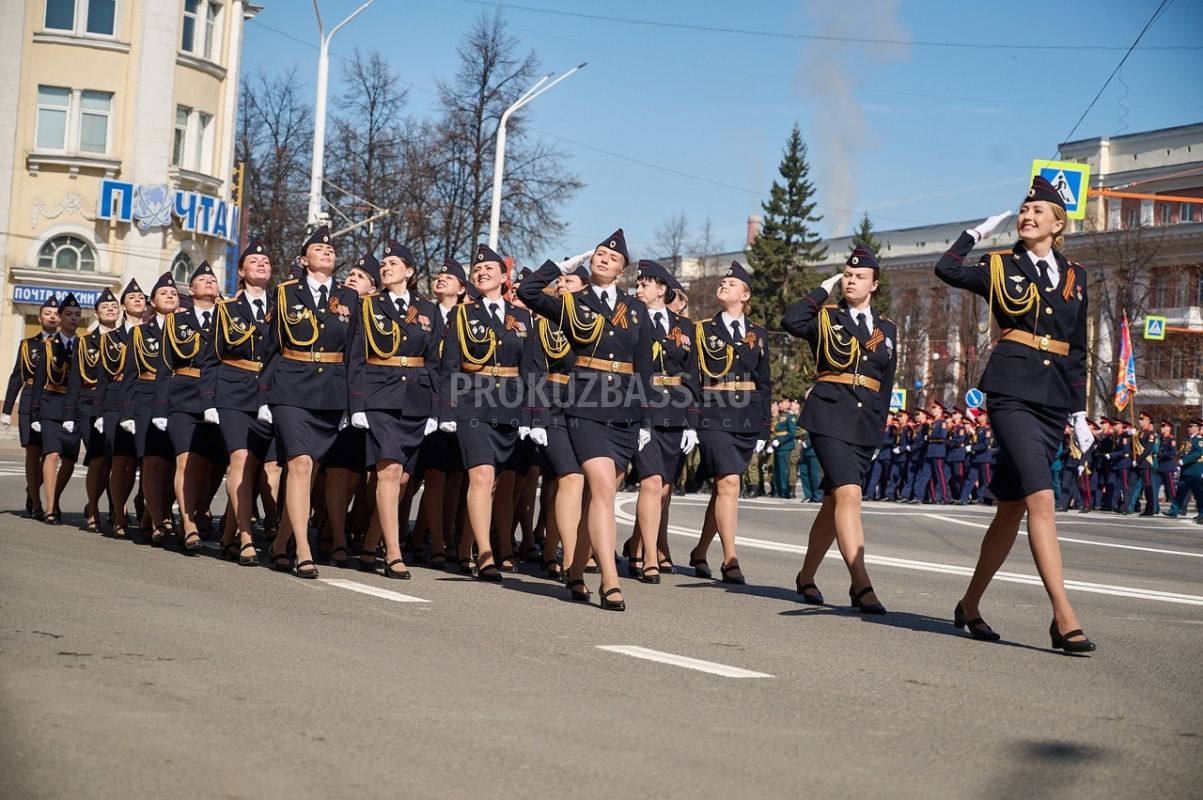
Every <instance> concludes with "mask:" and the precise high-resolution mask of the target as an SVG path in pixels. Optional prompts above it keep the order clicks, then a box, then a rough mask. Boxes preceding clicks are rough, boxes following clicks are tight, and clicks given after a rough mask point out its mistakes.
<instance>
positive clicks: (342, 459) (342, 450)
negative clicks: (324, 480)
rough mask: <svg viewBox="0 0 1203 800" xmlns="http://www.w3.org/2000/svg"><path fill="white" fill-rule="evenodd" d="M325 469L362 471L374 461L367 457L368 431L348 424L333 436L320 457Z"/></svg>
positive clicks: (374, 463) (372, 464)
mask: <svg viewBox="0 0 1203 800" xmlns="http://www.w3.org/2000/svg"><path fill="white" fill-rule="evenodd" d="M320 460H321V462H322V466H323V467H324V468H325V469H349V470H351V471H352V472H363V471H364V470H366V469H367V468H368V467H369V466H375V465H376V462H375V461H372V460H370V459H369V458H368V432H367V431H365V430H364V429H362V428H356V427H354V426H351V425H348V426H347V427H345V428H343V429H342V430H341V431H339V432H338V435H337V436H335V437H334V445H333V446H332V447H331V448H330V451H329V452H328V453H326V455H325V456H324V457H322V458H321V459H320Z"/></svg>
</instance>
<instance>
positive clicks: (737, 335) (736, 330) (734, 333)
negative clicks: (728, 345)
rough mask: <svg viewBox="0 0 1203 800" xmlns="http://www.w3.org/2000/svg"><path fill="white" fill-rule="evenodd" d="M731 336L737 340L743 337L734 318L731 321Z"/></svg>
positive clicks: (737, 321)
mask: <svg viewBox="0 0 1203 800" xmlns="http://www.w3.org/2000/svg"><path fill="white" fill-rule="evenodd" d="M731 336H732V338H734V339H735V341H737V342H738V341H739V340H740V339H742V338H743V334H741V333H740V332H739V320H735V321H734V322H732V323H731Z"/></svg>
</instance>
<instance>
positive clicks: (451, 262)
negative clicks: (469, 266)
mask: <svg viewBox="0 0 1203 800" xmlns="http://www.w3.org/2000/svg"><path fill="white" fill-rule="evenodd" d="M435 274H436V275H450V276H451V277H453V278H458V279H459V282H460V283H462V284H465V285H467V283H468V276H467V275H466V274H464V266H463V264H461V263H459V262H458V261H456V260H455V259H454V258H451V257H450V256H447V257H445V258H443V266H441V267H439V269H438V272H437V273H435Z"/></svg>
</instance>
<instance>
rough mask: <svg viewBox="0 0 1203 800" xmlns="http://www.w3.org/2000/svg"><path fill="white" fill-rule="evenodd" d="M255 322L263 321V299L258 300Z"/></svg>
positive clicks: (256, 302)
mask: <svg viewBox="0 0 1203 800" xmlns="http://www.w3.org/2000/svg"><path fill="white" fill-rule="evenodd" d="M254 305H255V322H262V321H263V301H262V300H256V301H255V303H254Z"/></svg>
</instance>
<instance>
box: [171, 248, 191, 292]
mask: <svg viewBox="0 0 1203 800" xmlns="http://www.w3.org/2000/svg"><path fill="white" fill-rule="evenodd" d="M191 276H192V256H190V255H188V253H187V251H185V250H181V251H180V252H178V253H176V255H175V258H173V259H172V260H171V277H172V278H173V279H175V282H176V284H177V285H179V286H187V285H188V278H190V277H191Z"/></svg>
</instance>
